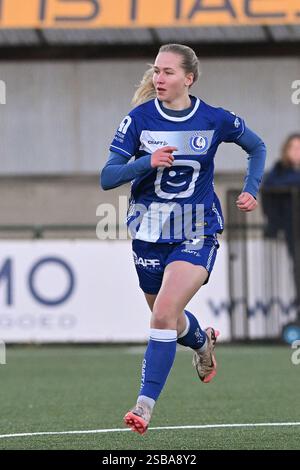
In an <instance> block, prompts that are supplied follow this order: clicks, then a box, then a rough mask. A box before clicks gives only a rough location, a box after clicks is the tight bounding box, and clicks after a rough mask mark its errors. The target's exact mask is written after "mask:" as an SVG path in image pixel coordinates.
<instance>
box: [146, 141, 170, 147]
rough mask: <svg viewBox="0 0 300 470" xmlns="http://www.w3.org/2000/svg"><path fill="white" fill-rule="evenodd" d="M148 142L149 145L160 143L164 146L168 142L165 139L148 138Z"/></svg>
mask: <svg viewBox="0 0 300 470" xmlns="http://www.w3.org/2000/svg"><path fill="white" fill-rule="evenodd" d="M148 144H150V145H161V146H163V147H165V146H166V145H168V142H167V141H166V140H148Z"/></svg>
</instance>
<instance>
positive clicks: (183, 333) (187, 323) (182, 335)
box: [177, 313, 191, 339]
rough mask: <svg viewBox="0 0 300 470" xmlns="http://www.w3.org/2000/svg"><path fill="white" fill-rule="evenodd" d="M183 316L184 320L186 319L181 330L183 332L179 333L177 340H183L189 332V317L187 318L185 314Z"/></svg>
mask: <svg viewBox="0 0 300 470" xmlns="http://www.w3.org/2000/svg"><path fill="white" fill-rule="evenodd" d="M184 316H185V319H186V327H185V329H184V330H183V332H182V333H180V335H178V338H177V339H179V338H183V337H184V336H186V335H187V334H188V332H189V331H190V326H191V324H190V319H189V317H188V316H187V314H186V313H185V314H184Z"/></svg>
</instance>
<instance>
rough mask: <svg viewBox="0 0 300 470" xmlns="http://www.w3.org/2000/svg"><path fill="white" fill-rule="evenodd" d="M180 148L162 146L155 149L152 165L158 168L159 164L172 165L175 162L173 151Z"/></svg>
mask: <svg viewBox="0 0 300 470" xmlns="http://www.w3.org/2000/svg"><path fill="white" fill-rule="evenodd" d="M176 150H178V148H177V147H170V146H167V147H161V148H160V149H157V150H155V152H153V153H152V155H151V166H152V168H156V167H158V166H166V167H170V166H172V164H173V161H174V157H173V155H172V152H175V151H176Z"/></svg>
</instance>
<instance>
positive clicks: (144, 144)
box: [110, 96, 245, 243]
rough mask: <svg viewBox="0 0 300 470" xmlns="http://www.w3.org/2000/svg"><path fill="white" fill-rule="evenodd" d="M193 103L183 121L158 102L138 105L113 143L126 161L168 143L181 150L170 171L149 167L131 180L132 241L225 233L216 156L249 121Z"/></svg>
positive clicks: (170, 240) (113, 147)
mask: <svg viewBox="0 0 300 470" xmlns="http://www.w3.org/2000/svg"><path fill="white" fill-rule="evenodd" d="M191 99H192V103H193V107H192V108H191V110H190V112H189V114H187V115H186V116H181V117H174V116H170V115H169V114H166V113H165V112H164V110H163V109H162V107H161V106H160V102H159V101H158V100H157V99H154V100H150V101H147V102H146V103H143V104H141V105H140V106H137V107H136V108H134V109H133V110H132V111H131V112H130V113H129V115H128V116H126V117H125V118H124V119H123V120H122V122H121V124H120V126H119V128H118V130H117V132H116V135H115V137H114V139H113V141H112V143H111V146H110V150H111V151H113V152H117V153H120V154H121V155H123V156H126V157H127V158H128V160H129V159H130V158H131V157H133V156H134V157H135V158H136V159H138V158H141V157H143V156H145V155H148V154H152V153H153V152H155V151H156V150H157V149H159V148H161V147H165V146H167V145H168V146H174V147H177V149H178V150H177V151H175V152H173V156H174V162H173V164H172V167H170V168H167V167H158V168H152V169H149V170H148V171H146V172H145V173H144V174H142V175H140V176H138V177H136V178H135V179H134V180H133V181H132V183H131V197H130V205H129V209H128V217H127V223H128V225H129V226H130V228H131V233H132V235H133V238H136V239H140V240H144V241H148V242H158V243H160V242H161V243H163V242H179V241H184V240H187V239H193V238H199V236H201V235H213V234H215V233H221V232H222V230H223V223H224V221H223V215H222V210H221V206H220V202H219V199H218V197H217V195H216V194H215V192H214V182H213V180H214V157H215V154H216V151H217V149H218V146H219V144H220V143H221V142H236V141H237V139H239V137H240V136H241V135H242V134H243V132H244V129H245V123H244V121H243V120H242V119H241V118H240V117H237V116H236V115H235V114H233V113H230V112H229V111H226V110H224V109H222V108H215V107H213V106H209V105H208V104H206V103H205V102H204V101H202V100H201V101H200V100H199V98H195V97H192V96H191ZM132 227H134V228H133V229H132Z"/></svg>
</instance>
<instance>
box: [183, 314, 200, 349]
mask: <svg viewBox="0 0 300 470" xmlns="http://www.w3.org/2000/svg"><path fill="white" fill-rule="evenodd" d="M184 313H185V317H186V323H187V325H186V328H185V330H184V331H183V332H182V333H181V334H180V335H179V336H178V339H177V343H179V344H182V346H187V347H190V348H192V349H201V348H202V347H203V346H204V344H205V341H206V333H205V331H203V330H202V329H201V327H200V325H199V323H198V320H197V318H196V317H195V316H194V315H193V314H192V313H190V312H188V311H187V310H185V311H184Z"/></svg>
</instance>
